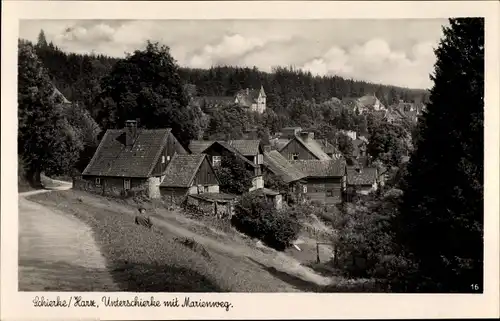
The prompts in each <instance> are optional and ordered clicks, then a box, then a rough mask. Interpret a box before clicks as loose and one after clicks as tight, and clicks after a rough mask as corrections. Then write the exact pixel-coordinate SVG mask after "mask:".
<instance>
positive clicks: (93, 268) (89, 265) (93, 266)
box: [19, 186, 119, 291]
mask: <svg viewBox="0 0 500 321" xmlns="http://www.w3.org/2000/svg"><path fill="white" fill-rule="evenodd" d="M67 188H68V186H63V187H60V188H57V189H58V190H60V189H67ZM47 192H50V191H48V190H37V191H30V192H26V193H21V194H19V290H20V291H119V289H118V288H117V286H116V285H115V284H114V282H113V280H112V278H111V275H110V274H109V273H108V271H107V269H106V262H105V259H104V257H103V256H102V255H101V253H100V252H99V248H98V246H97V244H96V243H95V241H94V239H93V236H92V231H91V229H90V228H89V227H88V226H86V225H85V224H84V223H82V222H81V221H79V220H77V219H76V218H73V217H70V216H68V215H65V214H63V213H62V212H59V211H57V210H54V209H49V208H46V207H44V206H42V205H40V204H38V203H34V202H31V201H29V200H27V199H25V197H26V196H29V195H34V194H38V193H47Z"/></svg>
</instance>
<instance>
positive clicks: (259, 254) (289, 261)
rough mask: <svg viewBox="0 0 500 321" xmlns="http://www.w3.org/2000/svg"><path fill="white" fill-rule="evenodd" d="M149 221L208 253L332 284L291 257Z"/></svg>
mask: <svg viewBox="0 0 500 321" xmlns="http://www.w3.org/2000/svg"><path fill="white" fill-rule="evenodd" d="M81 198H82V199H86V198H88V196H82V197H81ZM84 202H85V203H88V204H92V206H95V207H101V208H106V209H109V208H110V207H112V208H113V209H114V210H118V211H120V212H122V213H124V214H128V215H136V212H135V211H133V210H131V209H130V207H127V206H123V205H120V204H117V203H111V202H110V201H108V200H105V201H103V200H102V199H101V202H99V201H96V199H86V200H84ZM175 215H180V214H178V213H177V214H176V213H173V212H172V213H170V214H169V216H175ZM152 219H153V222H154V225H158V226H161V227H162V228H164V229H167V230H168V231H169V232H171V233H172V234H175V235H177V236H180V237H186V238H192V239H194V240H195V241H196V242H198V243H200V244H202V245H203V246H206V247H208V248H211V249H212V250H215V251H217V252H219V253H227V254H230V255H232V256H236V257H243V258H248V259H249V261H251V262H254V263H257V264H260V265H262V266H265V267H268V268H274V269H276V270H277V271H281V272H284V273H288V274H290V275H293V276H294V277H298V278H300V279H302V280H304V281H306V282H312V283H314V284H317V285H329V284H331V282H332V279H331V278H328V277H324V276H321V275H319V274H318V273H316V272H315V271H314V270H312V269H311V268H308V267H305V266H303V265H301V264H300V262H299V261H297V260H295V259H294V258H293V257H291V256H289V255H287V254H285V253H281V252H277V251H273V250H271V249H269V248H267V249H266V252H269V253H265V252H263V251H261V250H259V249H257V248H252V247H249V246H248V245H244V244H240V243H237V242H232V243H224V242H222V241H219V240H216V239H214V238H210V237H207V236H204V235H200V234H197V233H195V232H193V231H190V230H188V229H187V228H185V227H183V226H180V225H178V224H175V223H174V222H172V221H170V220H167V219H164V218H159V217H156V216H155V217H153V218H152Z"/></svg>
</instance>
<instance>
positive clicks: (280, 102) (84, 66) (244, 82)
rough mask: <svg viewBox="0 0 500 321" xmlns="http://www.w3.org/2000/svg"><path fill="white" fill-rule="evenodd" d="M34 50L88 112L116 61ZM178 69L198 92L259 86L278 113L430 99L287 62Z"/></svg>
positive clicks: (51, 49) (222, 93)
mask: <svg viewBox="0 0 500 321" xmlns="http://www.w3.org/2000/svg"><path fill="white" fill-rule="evenodd" d="M37 54H38V56H39V58H40V59H41V61H42V63H43V64H44V66H45V67H46V68H47V69H48V72H49V75H50V76H51V78H52V79H53V82H54V84H55V85H56V86H57V87H58V89H59V90H60V91H61V92H62V93H63V94H64V95H65V96H66V97H67V98H68V99H69V100H70V101H79V102H81V103H83V104H85V106H86V107H87V108H88V109H89V111H91V112H92V111H93V110H92V109H93V108H94V104H93V102H94V100H95V98H96V97H97V96H98V95H99V93H100V90H101V88H100V81H101V80H102V78H103V77H105V76H106V75H108V74H109V72H110V71H111V69H112V67H113V65H114V64H116V62H118V61H119V60H120V59H118V58H113V57H108V56H103V55H91V54H75V53H67V52H63V51H62V50H60V49H59V48H57V47H56V46H54V45H52V44H49V45H48V46H45V47H40V46H38V47H37ZM174 59H175V57H174ZM179 74H180V77H181V79H182V81H183V82H184V83H185V84H193V85H195V86H196V93H197V94H198V95H200V96H231V95H233V94H234V93H236V92H237V91H238V90H240V89H242V88H260V86H261V85H262V86H263V87H264V89H265V90H266V93H267V95H268V99H267V100H268V106H269V107H271V108H273V109H275V110H276V111H277V112H278V111H279V110H280V109H282V108H284V106H287V105H288V104H289V103H290V102H291V101H292V100H294V99H303V100H308V101H312V100H314V101H316V102H323V101H327V100H330V99H331V98H332V97H337V98H343V97H361V96H363V95H365V94H375V95H376V96H377V97H379V99H380V100H381V102H382V103H383V104H384V105H389V104H392V103H394V102H397V101H399V99H402V100H404V101H407V102H425V101H427V99H428V92H427V91H426V90H423V89H408V88H401V87H395V86H387V85H381V84H373V83H368V82H364V81H356V80H352V79H344V78H342V77H339V76H325V77H319V76H313V75H312V74H311V73H310V72H304V71H301V70H297V69H294V68H291V67H278V68H275V69H274V70H273V72H271V73H266V72H263V71H260V70H258V69H257V68H255V67H254V68H242V67H235V66H221V67H213V68H210V69H192V68H186V67H181V68H180V70H179ZM95 112H96V111H93V113H92V114H93V115H94V114H95Z"/></svg>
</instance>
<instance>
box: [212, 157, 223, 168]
mask: <svg viewBox="0 0 500 321" xmlns="http://www.w3.org/2000/svg"><path fill="white" fill-rule="evenodd" d="M220 163H221V156H213V157H212V165H213V166H219V165H220Z"/></svg>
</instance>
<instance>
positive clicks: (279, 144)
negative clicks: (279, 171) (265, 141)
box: [269, 138, 290, 150]
mask: <svg viewBox="0 0 500 321" xmlns="http://www.w3.org/2000/svg"><path fill="white" fill-rule="evenodd" d="M289 141H290V139H288V138H274V139H271V140H269V143H270V144H271V146H273V147H274V148H276V149H277V150H281V149H282V148H283V147H285V146H286V144H288V142H289Z"/></svg>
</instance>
